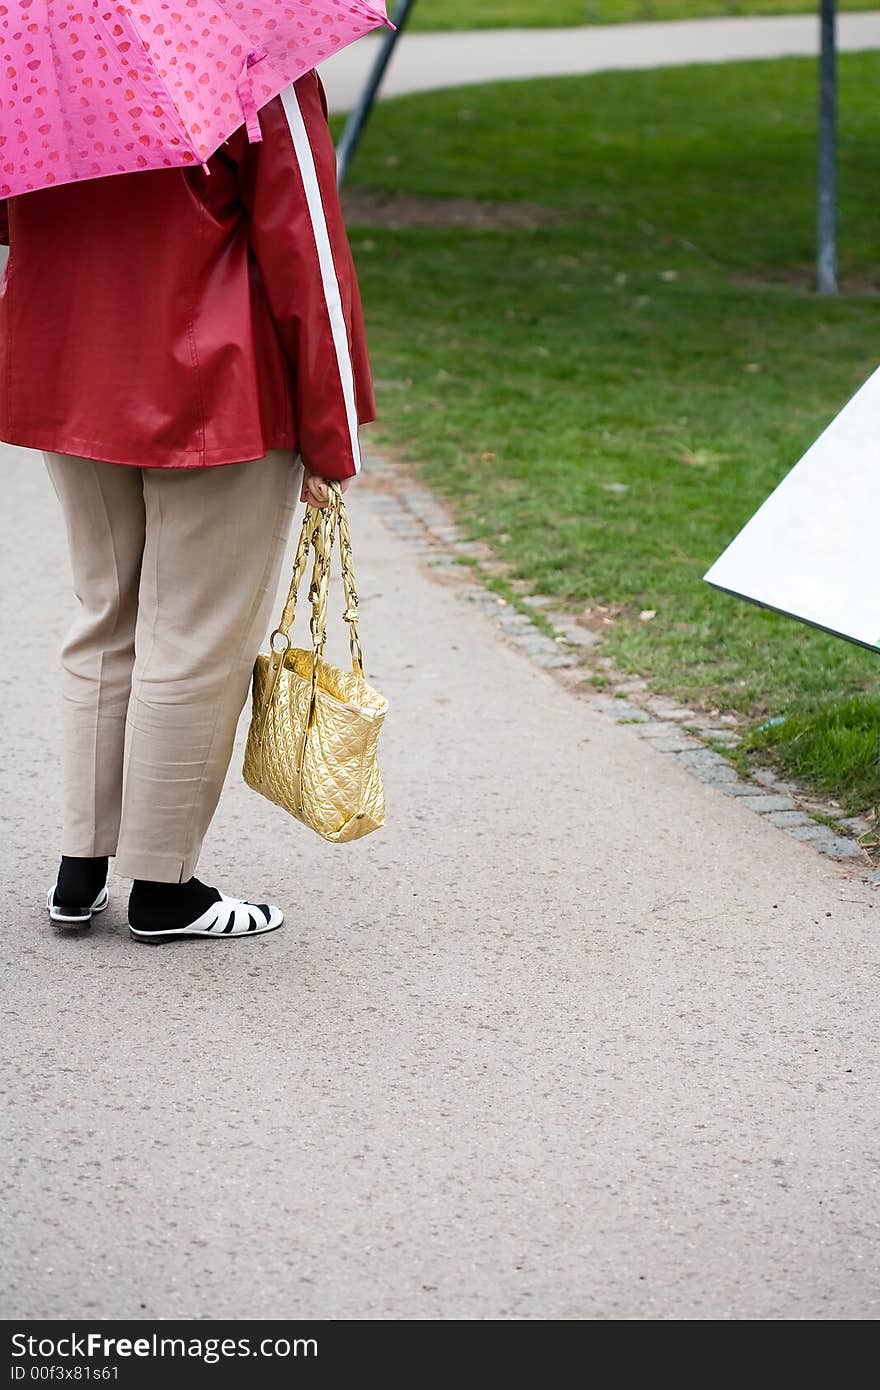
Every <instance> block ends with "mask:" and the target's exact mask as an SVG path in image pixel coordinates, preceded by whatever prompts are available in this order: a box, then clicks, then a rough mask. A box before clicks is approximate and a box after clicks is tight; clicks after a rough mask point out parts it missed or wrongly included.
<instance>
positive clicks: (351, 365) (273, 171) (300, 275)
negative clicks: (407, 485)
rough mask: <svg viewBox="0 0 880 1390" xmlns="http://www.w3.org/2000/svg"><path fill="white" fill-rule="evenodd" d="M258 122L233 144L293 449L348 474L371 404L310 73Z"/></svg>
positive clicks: (309, 462)
mask: <svg viewBox="0 0 880 1390" xmlns="http://www.w3.org/2000/svg"><path fill="white" fill-rule="evenodd" d="M260 126H261V129H262V135H263V138H262V140H261V141H259V142H257V143H255V144H249V143H248V142H247V137H246V135H245V133H244V131H239V132H237V135H236V137H234V139H233V141H232V142H230V145H231V150H230V152H231V153H233V154H234V155H235V156H236V160H237V162H238V163H239V165H240V173H241V182H242V190H243V192H242V197H243V200H244V202H245V204H246V206H247V208H248V211H249V213H250V222H251V226H250V239H251V247H252V250H253V253H254V256H255V259H256V261H257V264H258V266H259V270H260V274H261V277H262V280H263V285H264V287H265V291H266V295H267V298H268V301H269V306H270V309H271V312H272V316H273V318H274V320H275V325H276V328H277V331H278V334H279V336H280V339H281V342H282V344H283V346H284V349H285V352H286V355H287V358H288V360H289V362H290V366H291V370H292V373H293V384H294V404H295V412H296V420H297V436H298V437H297V444H298V447H299V452H300V456H301V458H302V461H303V463H304V465H305V467H306V468H307V469H308V470H309V472H312V473H317V474H319V475H320V476H321V477H323V478H335V479H343V478H350V477H352V476H353V475H354V474H355V473H357V472H359V471H360V465H361V461H360V447H359V443H358V425H360V424H365V423H366V422H367V421H369V420H373V419H375V414H376V411H375V400H374V396H373V384H372V380H371V376H370V366H369V359H368V356H367V347H366V335H365V330H364V320H363V311H362V308H361V300H360V293H359V291H358V284H357V279H356V276H355V270H354V264H353V262H352V257H351V251H350V249H349V244H348V238H347V236H346V233H345V227H344V224H343V220H342V209H341V207H340V204H339V197H338V194H337V191H336V155H335V151H334V149H333V142H332V140H331V137H330V130H329V127H328V124H327V108H326V102H325V99H324V92H323V88H322V86H321V83H320V81H319V79H318V75H317V73H316V72H314V71H312V72H309V73H306V75H305V76H304V77H301V78H300V79H299V81H298V82H296V83H294V85H293V86H292V87H288V88H287V90H286V91H285V92H283V93H282V94H281V96H279V97H276V98H275V99H274V100H273V101H271V102H269V103H268V105H267V106H264V107H263V109H262V111H261V112H260ZM236 141H237V142H238V144H237V145H236Z"/></svg>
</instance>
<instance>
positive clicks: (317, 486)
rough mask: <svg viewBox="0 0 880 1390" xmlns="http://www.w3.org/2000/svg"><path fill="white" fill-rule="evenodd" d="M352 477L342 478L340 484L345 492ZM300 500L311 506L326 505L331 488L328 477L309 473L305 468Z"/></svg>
mask: <svg viewBox="0 0 880 1390" xmlns="http://www.w3.org/2000/svg"><path fill="white" fill-rule="evenodd" d="M350 482H351V479H350V478H342V479H341V480H340V482H339V486H340V488H341V489H342V491H343V492H346V491H347V490H348V485H349V483H350ZM300 501H301V502H306V503H307V504H308V505H309V506H310V507H326V505H327V503H328V502H329V501H330V489H329V487H328V486H327V479H326V478H319V477H318V475H317V473H309V472H308V471H306V470H305V469H304V470H303V485H302V492H301V494H300Z"/></svg>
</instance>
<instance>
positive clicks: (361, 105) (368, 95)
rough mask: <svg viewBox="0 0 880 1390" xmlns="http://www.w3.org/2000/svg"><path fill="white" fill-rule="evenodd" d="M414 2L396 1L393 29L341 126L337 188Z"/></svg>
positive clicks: (381, 46) (338, 147) (337, 152)
mask: <svg viewBox="0 0 880 1390" xmlns="http://www.w3.org/2000/svg"><path fill="white" fill-rule="evenodd" d="M414 4H415V0H400V3H399V5H398V6H397V10H396V12H395V14H394V16H393V20H392V22H393V24H394V25H395V27H394V28H393V29H389V30H388V31H387V33H386V34H385V36H384V38H383V39H382V42H381V44H380V46H379V52H378V53H377V55H376V61H375V63H374V64H373V68H372V71H371V73H370V75H369V77H368V78H367V84H366V86H365V87H364V90H363V91H362V92H361V94H360V96H359V97H358V101H357V105H356V106H355V107H354V108H353V110H352V112H351V115H350V116H349V118H348V120H347V121H346V123H345V129H344V130H343V132H342V135H341V137H340V140H339V144H338V145H337V147H336V182H337V184H338V186H339V187H340V188H341V187H342V185H343V184H344V183H345V180H346V177H347V176H348V171H349V168H350V167H351V161H352V159H353V158H354V155H355V151H356V150H357V147H358V145H359V144H360V141H361V136H362V135H363V133H364V130H365V129H366V125H367V121H368V120H369V119H370V116H371V115H372V111H373V107H374V106H375V104H376V97H377V96H378V94H379V88H380V87H381V85H382V78H383V77H384V76H385V69H386V68H387V67H388V64H389V63H390V62H391V55H392V54H393V52H394V49H395V47H396V45H397V43H398V42H399V40H400V37H401V35H402V33H403V31H404V29H405V28H406V22H407V20H408V19H409V17H410V13H411V11H412V8H413V5H414Z"/></svg>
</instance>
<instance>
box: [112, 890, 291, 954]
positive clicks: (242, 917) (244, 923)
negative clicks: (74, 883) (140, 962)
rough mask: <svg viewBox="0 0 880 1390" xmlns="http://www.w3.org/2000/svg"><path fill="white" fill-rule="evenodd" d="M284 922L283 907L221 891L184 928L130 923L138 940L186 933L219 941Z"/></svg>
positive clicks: (253, 933) (255, 933) (258, 932)
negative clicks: (142, 926)
mask: <svg viewBox="0 0 880 1390" xmlns="http://www.w3.org/2000/svg"><path fill="white" fill-rule="evenodd" d="M283 921H284V913H283V912H282V911H281V908H280V907H274V906H272V905H270V904H267V903H261V904H259V905H257V904H256V903H247V902H244V901H243V900H242V899H241V898H228V897H227V896H226V894H225V893H221V895H220V898H219V900H218V901H217V902H215V903H212V904H211V906H210V907H209V908H208V909H207V911H206V912H203V913H202V914H201V916H200V917H196V918H195V919H194V921H192V922H188V923H187V924H186V926H183V927H170V928H167V929H165V928H160V929H159V930H157V931H144V930H142V929H140V928H136V927H132V926H129V928H128V930H129V931H130V932H131V934H132V936H133V937H134V939H135V941H153V942H156V943H158V942H160V941H175V940H177V939H178V938H179V937H184V936H210V937H213V938H214V939H215V940H216V939H218V938H222V939H225V940H228V939H229V938H230V937H233V936H262V935H264V934H265V933H266V932H270V931H277V930H278V928H279V927H280V926H281V924H282V922H283Z"/></svg>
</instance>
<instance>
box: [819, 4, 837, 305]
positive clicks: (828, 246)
mask: <svg viewBox="0 0 880 1390" xmlns="http://www.w3.org/2000/svg"><path fill="white" fill-rule="evenodd" d="M819 24H820V30H821V49H820V53H819V150H818V167H817V174H818V195H819V206H818V227H817V230H818V245H817V251H816V288H817V290H818V291H819V293H820V294H837V33H836V30H837V0H820V8H819Z"/></svg>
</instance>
